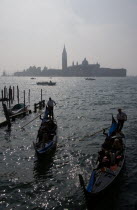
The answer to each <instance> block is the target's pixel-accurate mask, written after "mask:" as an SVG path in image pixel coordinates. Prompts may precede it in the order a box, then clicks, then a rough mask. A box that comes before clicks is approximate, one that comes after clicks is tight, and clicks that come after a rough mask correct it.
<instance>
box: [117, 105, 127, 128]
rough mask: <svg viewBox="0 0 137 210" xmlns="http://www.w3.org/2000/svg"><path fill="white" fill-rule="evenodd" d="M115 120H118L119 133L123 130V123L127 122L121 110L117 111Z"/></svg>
mask: <svg viewBox="0 0 137 210" xmlns="http://www.w3.org/2000/svg"><path fill="white" fill-rule="evenodd" d="M117 120H118V126H117V131H118V132H120V131H121V130H122V128H123V125H124V122H125V121H126V120H127V115H126V113H124V112H122V109H118V114H117Z"/></svg>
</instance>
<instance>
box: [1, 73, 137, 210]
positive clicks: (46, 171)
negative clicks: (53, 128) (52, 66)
mask: <svg viewBox="0 0 137 210" xmlns="http://www.w3.org/2000/svg"><path fill="white" fill-rule="evenodd" d="M37 80H38V81H42V80H43V78H37ZM54 81H55V82H56V84H57V85H56V87H42V89H43V99H45V100H46V101H47V100H48V98H49V97H51V98H53V100H55V101H56V103H57V106H56V107H55V117H56V119H57V122H58V147H57V149H56V150H55V151H54V153H53V154H52V155H51V157H50V158H49V157H48V159H47V158H46V159H43V160H39V159H37V158H36V157H35V150H34V147H33V142H35V140H36V137H37V132H38V129H39V126H40V123H41V122H40V119H39V118H37V119H36V120H33V119H34V118H35V117H36V116H37V115H39V114H40V113H37V114H35V113H33V112H32V114H31V115H28V116H25V117H24V118H20V119H16V121H15V122H12V127H11V131H10V132H8V131H7V128H1V129H0V208H1V209H2V210H3V209H8V210H10V209H19V210H24V209H46V210H53V209H54V210H64V209H65V208H66V209H68V210H86V204H85V202H84V200H83V194H82V191H81V188H80V184H79V179H78V174H82V175H83V176H84V178H85V182H86V183H87V181H88V179H89V177H90V173H91V170H92V168H93V167H94V164H95V162H96V157H97V152H98V150H99V149H100V146H101V144H102V142H103V140H104V136H103V135H102V133H100V132H99V133H97V135H94V136H92V134H93V133H95V132H97V131H99V130H101V129H102V128H105V127H108V126H109V125H110V121H111V115H112V114H114V116H116V114H117V108H119V107H121V108H122V109H123V110H124V111H125V112H126V113H127V115H128V121H127V122H126V123H125V125H124V133H125V135H126V139H127V154H126V160H127V161H126V169H125V171H124V173H123V174H124V177H122V178H121V177H120V181H119V184H118V187H119V188H118V189H117V188H116V189H115V192H112V193H111V194H110V195H109V199H108V198H105V199H104V201H102V205H101V202H100V204H99V205H100V206H101V209H103V208H104V209H106V210H110V209H111V208H110V207H112V205H111V203H113V205H114V207H113V209H114V210H119V209H120V210H133V209H134V207H135V203H136V197H137V191H136V189H137V178H136V177H137V169H136V161H137V155H136V154H137V145H136V144H137V143H136V139H137V135H136V130H137V128H136V127H137V126H136V125H137V124H136V121H137V119H136V116H135V113H136V105H137V104H136V94H135V93H136V92H137V86H136V82H137V81H136V78H130V77H127V78H96V81H95V82H94V83H92V82H91V83H89V82H88V83H87V81H86V80H85V79H84V78H54ZM4 85H11V86H12V85H19V88H20V97H21V100H20V102H22V101H23V90H26V92H27V91H28V90H29V89H30V90H31V92H30V95H31V100H30V108H31V109H32V111H33V110H34V103H37V102H38V101H40V93H41V87H38V86H37V85H36V84H35V82H34V81H33V80H30V78H27V77H26V78H25V77H24V78H21V77H20V78H16V77H15V78H14V80H13V78H12V79H10V77H7V78H4V79H3V78H0V88H1V89H2V88H3V87H4ZM26 103H28V99H27V98H26ZM0 115H1V116H3V111H2V106H1V104H0ZM31 120H33V121H32V122H31V123H29V124H28V125H27V126H25V130H23V131H22V130H21V129H20V128H21V127H22V126H24V125H25V124H27V123H28V122H30V121H31ZM106 203H108V205H106ZM100 206H99V207H98V209H99V208H100Z"/></svg>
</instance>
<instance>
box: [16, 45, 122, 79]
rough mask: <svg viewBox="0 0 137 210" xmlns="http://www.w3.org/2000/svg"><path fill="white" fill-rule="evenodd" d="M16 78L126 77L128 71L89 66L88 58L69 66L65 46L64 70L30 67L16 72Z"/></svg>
mask: <svg viewBox="0 0 137 210" xmlns="http://www.w3.org/2000/svg"><path fill="white" fill-rule="evenodd" d="M14 76H48V77H49V76H53V77H126V69H123V68H119V69H111V68H104V67H103V68H102V67H100V64H98V63H96V64H89V62H88V61H87V59H86V58H84V60H83V61H82V63H81V64H79V63H78V62H76V64H75V63H74V61H73V62H72V65H71V66H68V65H67V52H66V48H65V45H64V48H63V52H62V69H48V68H47V67H44V69H43V70H42V69H41V67H35V66H32V67H31V66H30V67H29V68H28V69H27V70H24V71H22V72H15V73H14Z"/></svg>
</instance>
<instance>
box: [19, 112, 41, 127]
mask: <svg viewBox="0 0 137 210" xmlns="http://www.w3.org/2000/svg"><path fill="white" fill-rule="evenodd" d="M43 113H44V112H43ZM43 113H41V114H43ZM41 114H40V115H38V116H37V117H35V118H34V119H33V120H31V121H30V122H28V123H27V124H26V125H23V126H22V127H21V128H20V129H23V128H24V127H25V126H27V125H28V124H30V123H31V122H33V121H34V120H36V119H37V118H38V117H40V116H41Z"/></svg>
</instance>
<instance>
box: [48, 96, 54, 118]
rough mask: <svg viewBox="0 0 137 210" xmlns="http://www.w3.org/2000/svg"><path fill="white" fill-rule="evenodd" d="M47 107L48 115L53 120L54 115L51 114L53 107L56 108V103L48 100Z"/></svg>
mask: <svg viewBox="0 0 137 210" xmlns="http://www.w3.org/2000/svg"><path fill="white" fill-rule="evenodd" d="M47 106H48V110H49V115H50V116H51V117H52V119H53V118H54V114H53V107H54V106H56V102H55V101H53V100H52V99H51V98H49V101H48V103H47Z"/></svg>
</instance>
